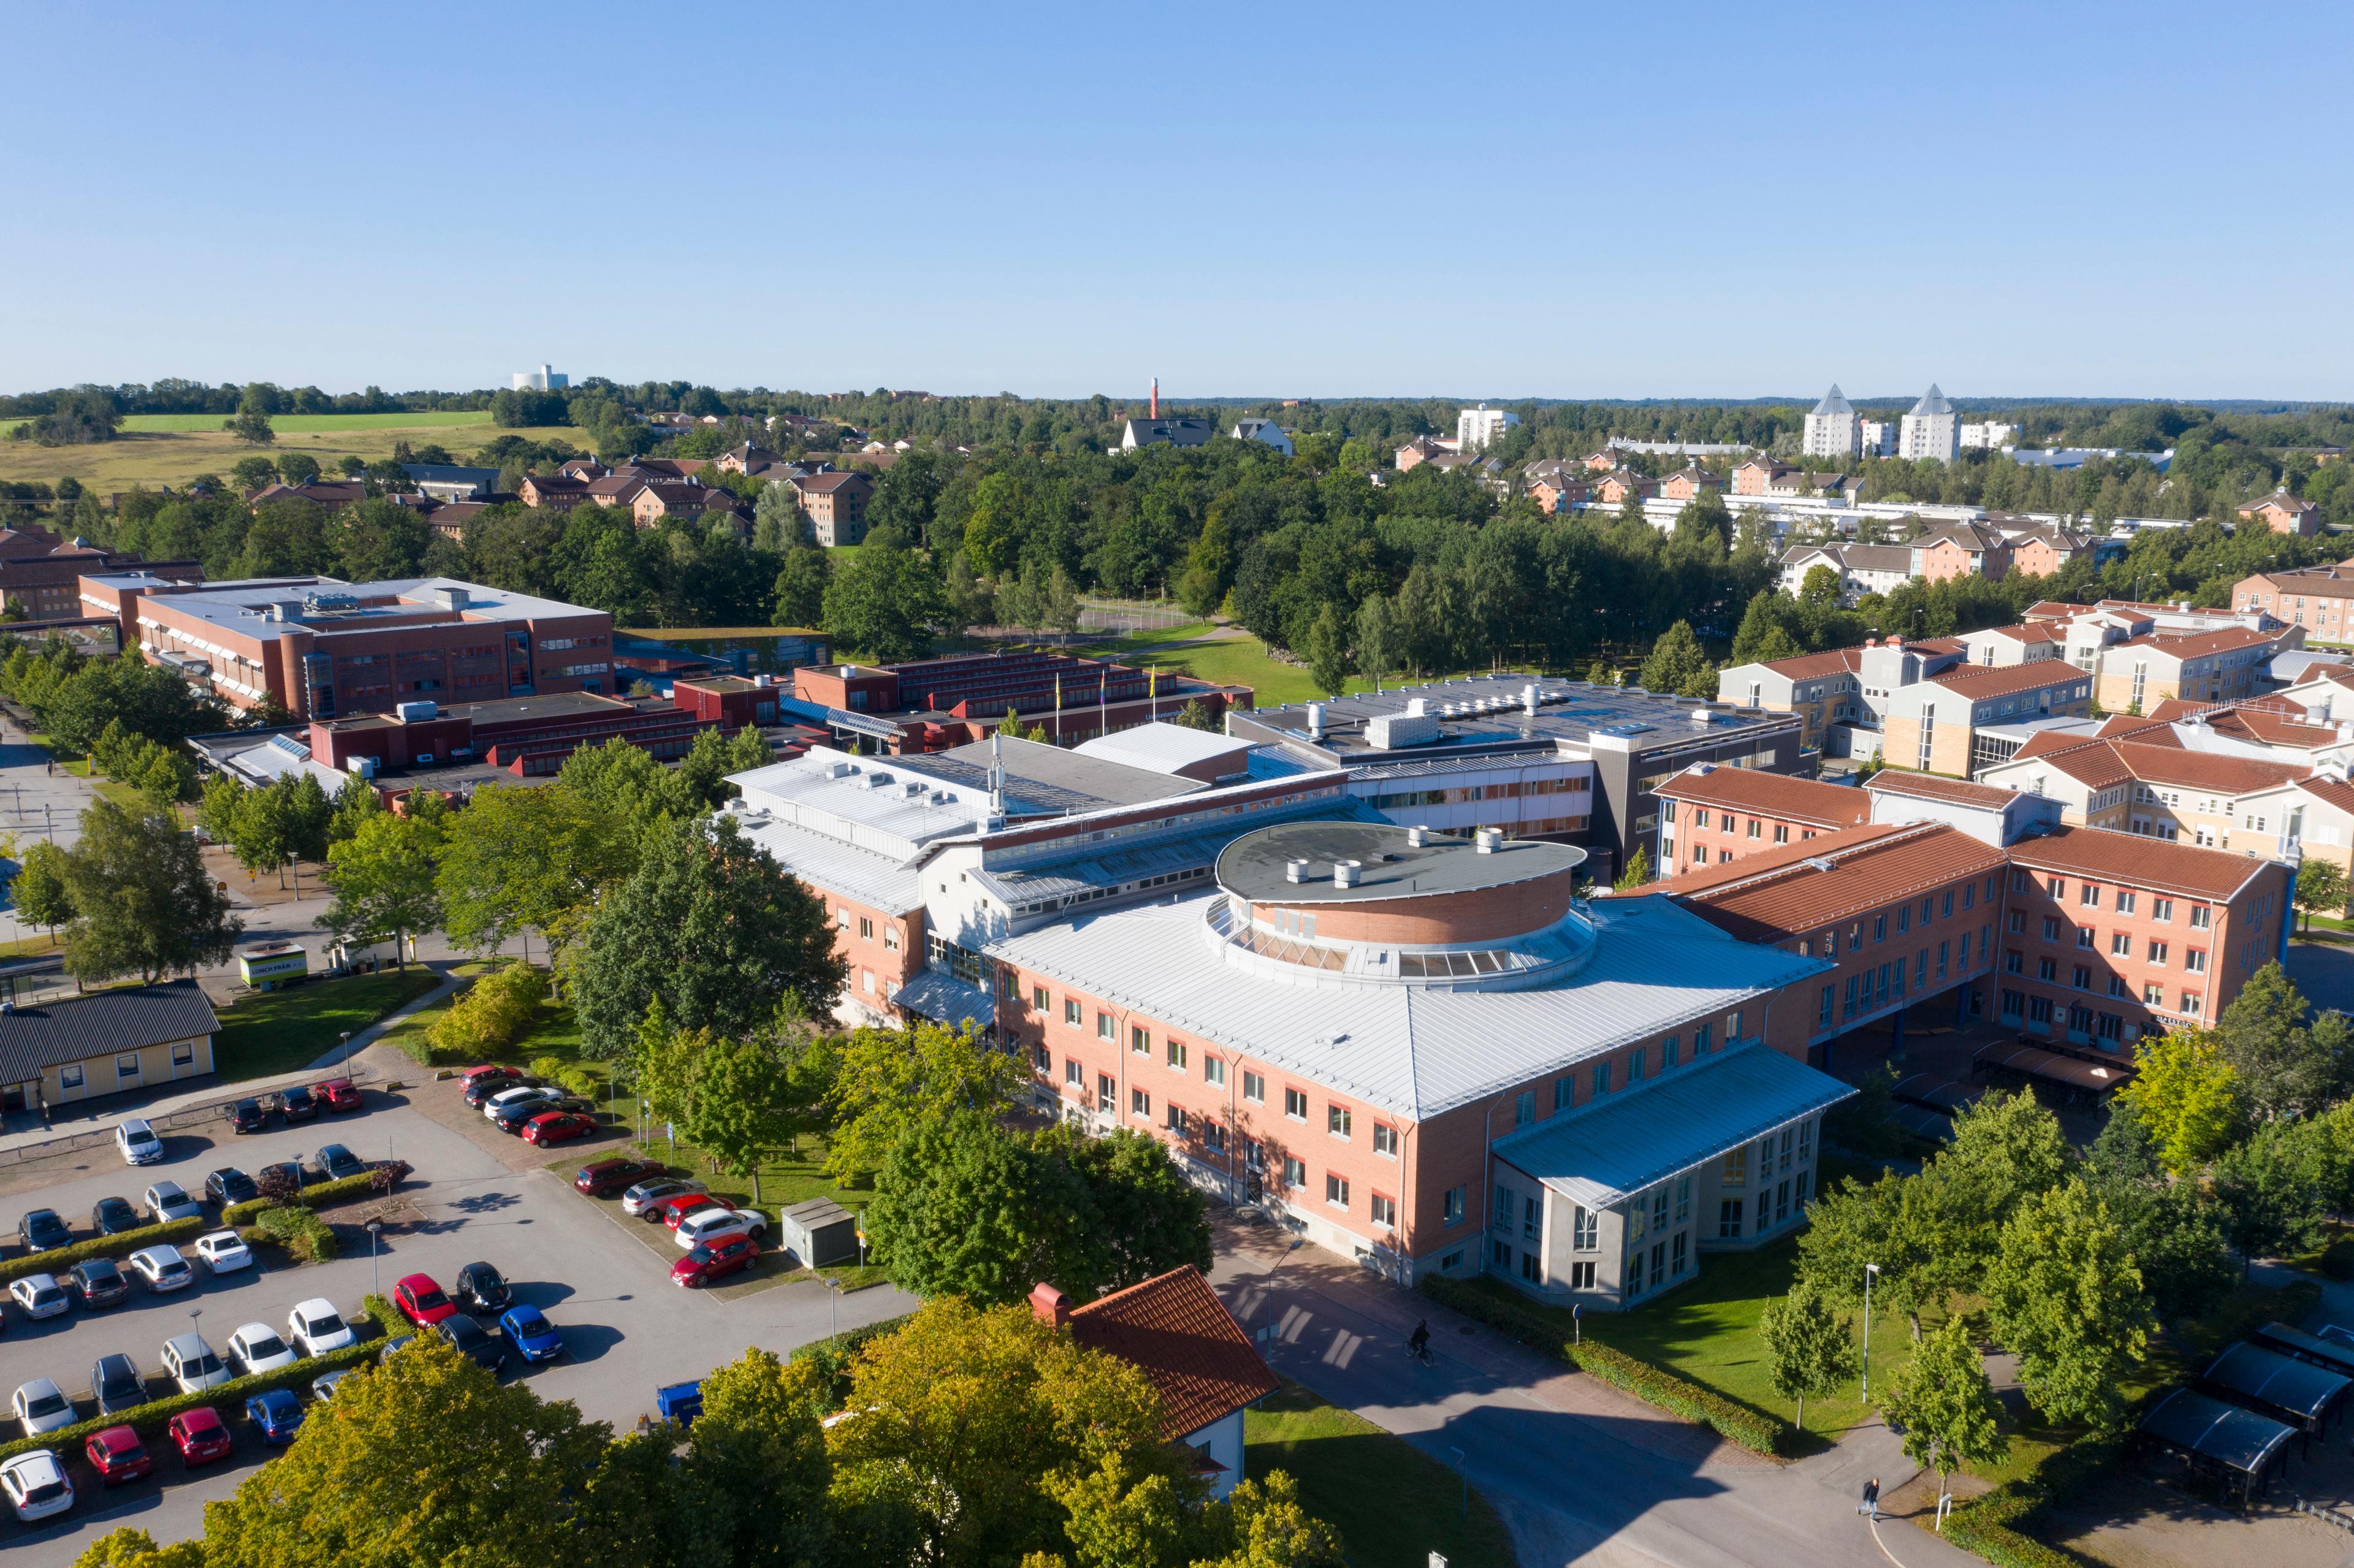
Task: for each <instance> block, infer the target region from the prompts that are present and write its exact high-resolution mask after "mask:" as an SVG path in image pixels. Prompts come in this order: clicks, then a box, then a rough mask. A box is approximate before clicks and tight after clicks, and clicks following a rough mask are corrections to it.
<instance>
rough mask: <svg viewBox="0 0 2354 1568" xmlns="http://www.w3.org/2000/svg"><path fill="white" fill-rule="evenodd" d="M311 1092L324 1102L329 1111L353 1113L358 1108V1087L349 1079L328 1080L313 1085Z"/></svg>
mask: <svg viewBox="0 0 2354 1568" xmlns="http://www.w3.org/2000/svg"><path fill="white" fill-rule="evenodd" d="M311 1092H312V1093H313V1094H314V1095H316V1096H318V1097H319V1098H320V1099H322V1100H323V1101H325V1102H326V1106H327V1108H328V1109H329V1110H331V1111H338V1112H340V1111H355V1110H357V1109H359V1108H360V1086H358V1085H357V1084H355V1083H353V1082H352V1081H351V1080H350V1079H349V1078H329V1079H328V1080H327V1081H326V1082H325V1083H323V1084H313V1085H312V1086H311Z"/></svg>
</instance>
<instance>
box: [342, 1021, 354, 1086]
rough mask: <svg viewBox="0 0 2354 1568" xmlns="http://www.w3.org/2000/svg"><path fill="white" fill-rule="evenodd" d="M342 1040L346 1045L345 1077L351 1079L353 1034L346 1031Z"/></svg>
mask: <svg viewBox="0 0 2354 1568" xmlns="http://www.w3.org/2000/svg"><path fill="white" fill-rule="evenodd" d="M340 1038H341V1039H342V1040H343V1043H344V1075H345V1077H349V1076H350V1075H351V1071H352V1032H351V1031H350V1030H348V1029H346V1030H345V1031H344V1032H343V1034H342V1035H341V1036H340Z"/></svg>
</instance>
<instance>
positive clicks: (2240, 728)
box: [2204, 705, 2341, 751]
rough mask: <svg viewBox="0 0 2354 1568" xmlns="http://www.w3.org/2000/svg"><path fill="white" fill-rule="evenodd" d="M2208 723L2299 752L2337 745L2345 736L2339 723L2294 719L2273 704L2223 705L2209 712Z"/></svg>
mask: <svg viewBox="0 0 2354 1568" xmlns="http://www.w3.org/2000/svg"><path fill="white" fill-rule="evenodd" d="M2204 722H2205V724H2206V726H2207V727H2208V728H2210V729H2212V730H2214V731H2216V732H2217V733H2218V734H2221V735H2239V736H2246V737H2247V738H2248V739H2250V740H2253V741H2258V742H2261V743H2262V744H2264V745H2265V746H2277V747H2287V748H2290V749H2293V750H2297V751H2310V750H2312V749H2314V748H2315V747H2323V746H2335V745H2337V744H2338V740H2339V739H2340V738H2341V737H2340V736H2339V735H2338V726H2335V725H2327V724H2307V723H2306V722H2305V721H2304V719H2303V718H2302V717H2298V718H2291V717H2289V716H2288V715H2286V714H2284V713H2282V712H2281V711H2280V710H2279V709H2278V708H2272V707H2256V706H2253V705H2252V706H2247V707H2237V708H2220V709H2217V710H2216V711H2215V712H2213V713H2211V714H2208V715H2206V716H2205V720H2204Z"/></svg>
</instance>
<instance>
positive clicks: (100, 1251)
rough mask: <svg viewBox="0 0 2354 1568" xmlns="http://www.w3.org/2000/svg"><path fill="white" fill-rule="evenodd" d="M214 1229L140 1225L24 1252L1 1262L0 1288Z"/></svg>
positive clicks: (196, 1223)
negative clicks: (69, 1244) (13, 1281)
mask: <svg viewBox="0 0 2354 1568" xmlns="http://www.w3.org/2000/svg"><path fill="white" fill-rule="evenodd" d="M215 1228H217V1227H215V1226H211V1225H207V1224H205V1222H204V1221H203V1220H202V1219H201V1218H199V1219H193V1220H168V1221H166V1222H164V1224H160V1225H142V1226H141V1227H140V1228H139V1229H137V1230H135V1231H123V1232H121V1233H119V1234H115V1235H111V1236H91V1237H90V1239H89V1240H87V1241H78V1242H76V1243H74V1244H73V1245H71V1246H53V1247H51V1248H50V1249H49V1250H48V1251H47V1252H34V1253H26V1254H24V1255H21V1256H17V1257H12V1258H10V1259H8V1260H7V1261H6V1262H5V1263H0V1285H5V1284H7V1283H9V1282H10V1281H11V1280H17V1279H22V1278H24V1277H25V1276H27V1275H28V1274H63V1273H65V1272H66V1271H67V1270H68V1269H69V1268H71V1267H72V1266H74V1265H75V1264H77V1263H80V1262H81V1261H82V1260H83V1259H84V1258H91V1257H129V1256H130V1255H132V1254H133V1253H134V1252H137V1251H139V1250H140V1249H141V1248H143V1247H151V1246H159V1245H162V1244H164V1243H165V1242H184V1241H187V1240H189V1239H190V1238H192V1237H195V1236H199V1235H202V1234H205V1233H206V1232H207V1231H208V1230H212V1229H215Z"/></svg>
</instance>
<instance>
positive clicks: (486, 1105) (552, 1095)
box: [482, 1084, 564, 1120]
mask: <svg viewBox="0 0 2354 1568" xmlns="http://www.w3.org/2000/svg"><path fill="white" fill-rule="evenodd" d="M563 1097H564V1091H563V1090H562V1089H559V1088H557V1087H556V1086H554V1085H552V1084H534V1085H531V1086H529V1087H526V1088H521V1089H501V1090H500V1091H499V1092H498V1093H497V1094H495V1095H493V1096H492V1097H490V1098H489V1099H487V1100H484V1101H483V1102H482V1114H483V1115H484V1116H486V1117H489V1118H492V1119H493V1120H496V1119H497V1118H498V1114H499V1112H501V1111H503V1110H504V1109H505V1108H506V1107H509V1106H519V1105H525V1104H533V1105H535V1104H537V1103H538V1102H539V1101H541V1100H560V1099H562V1098H563Z"/></svg>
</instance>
